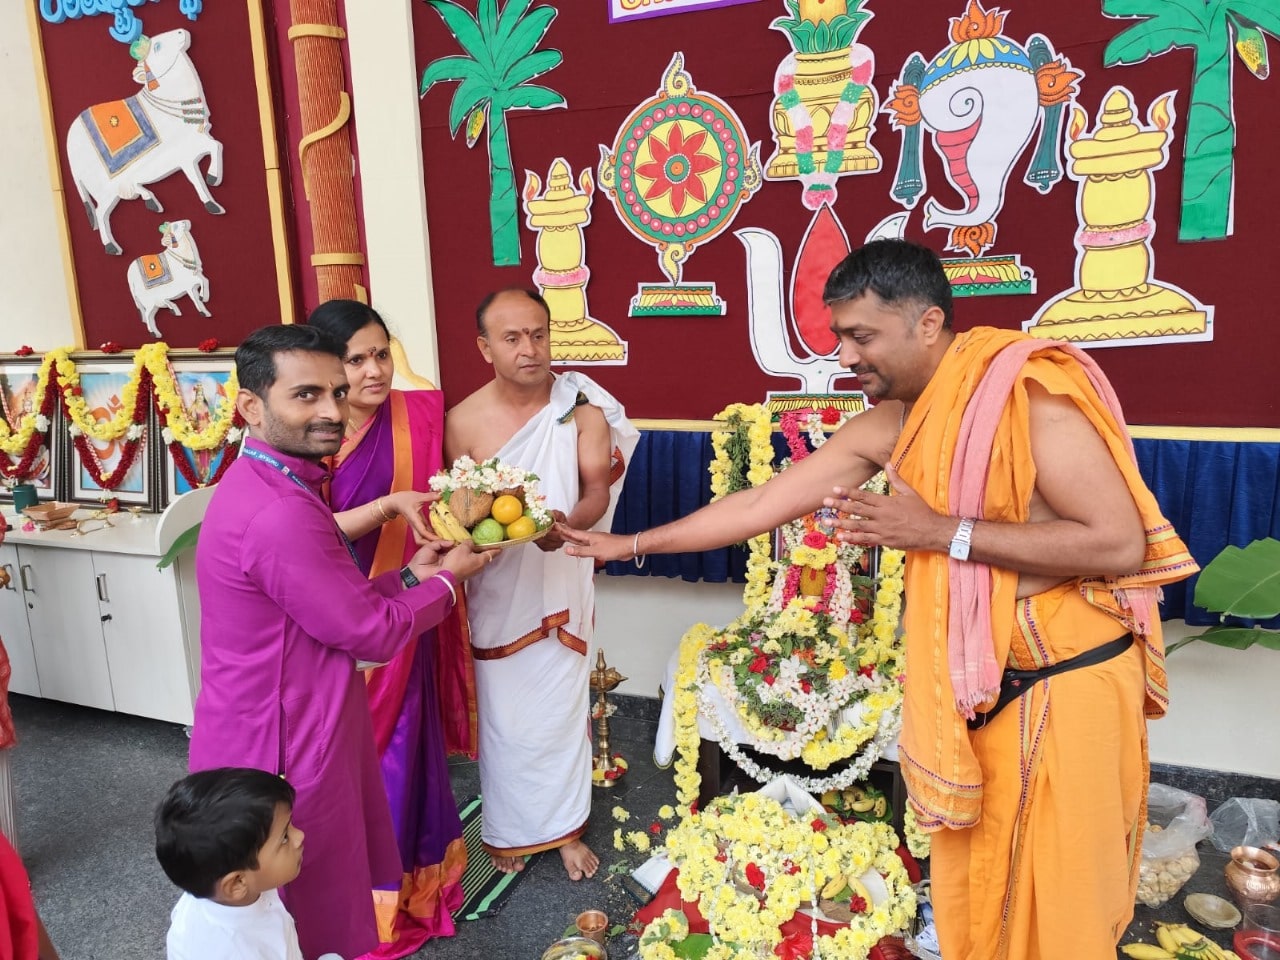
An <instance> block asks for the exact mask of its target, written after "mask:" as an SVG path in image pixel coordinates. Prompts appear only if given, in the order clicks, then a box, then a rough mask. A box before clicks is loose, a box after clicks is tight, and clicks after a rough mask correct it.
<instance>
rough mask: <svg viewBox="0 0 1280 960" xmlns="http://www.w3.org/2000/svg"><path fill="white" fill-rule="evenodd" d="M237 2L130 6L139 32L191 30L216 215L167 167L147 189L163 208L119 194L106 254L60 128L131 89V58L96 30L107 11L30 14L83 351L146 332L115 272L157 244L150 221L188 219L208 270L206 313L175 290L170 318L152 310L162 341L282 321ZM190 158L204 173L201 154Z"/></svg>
mask: <svg viewBox="0 0 1280 960" xmlns="http://www.w3.org/2000/svg"><path fill="white" fill-rule="evenodd" d="M27 2H31V3H34V2H35V0H27ZM248 9H249V7H248V3H247V2H245V0H218V2H213V3H206V4H205V5H204V11H203V12H202V13H201V14H200V17H199V19H197V20H195V21H191V20H188V19H187V18H186V17H185V16H183V15H182V13H181V11H180V10H179V5H178V3H177V0H165V2H163V3H156V4H151V3H148V4H146V5H145V6H143V7H139V8H137V11H136V12H137V14H138V16H139V17H141V18H142V21H143V31H144V33H145V34H146V35H147V36H155V35H157V34H159V33H162V32H164V31H167V30H174V29H178V28H182V29H185V30H187V31H189V32H190V33H191V36H192V40H191V47H190V49H189V50H188V55H189V56H190V57H191V59H192V61H193V63H194V64H195V66H196V70H197V71H198V72H199V74H200V80H201V84H202V85H203V87H204V94H205V99H206V100H207V101H208V104H209V110H210V120H211V122H212V130H213V135H214V136H215V137H216V138H217V139H218V140H220V141H222V144H223V158H224V161H223V178H222V183H221V185H220V186H216V187H211V188H210V189H211V191H212V193H213V197H214V199H215V200H216V201H217V202H218V203H220V204H221V205H222V206H223V207H224V208H225V210H226V213H224V214H222V215H221V216H215V215H213V214H210V213H207V212H206V211H205V209H204V205H203V203H201V201H200V198H199V197H198V196H197V195H196V193H195V191H194V190H193V189H192V186H191V184H190V183H189V182H188V181H187V179H186V177H185V176H183V175H182V173H181V172H178V173H174V174H173V175H171V176H169V177H167V178H166V179H164V180H161V181H158V182H157V183H154V184H152V185H151V186H150V188H149V189H151V190H152V192H154V193H155V195H156V197H157V198H158V199H159V200H160V202H161V204H162V205H163V207H164V212H163V213H153V212H151V211H150V210H148V209H146V207H145V206H144V205H143V202H142V201H141V200H122V201H121V202H120V203H119V204H118V205H117V206H116V208H115V210H114V211H113V213H112V215H111V229H112V233H113V234H114V235H115V238H116V242H117V243H118V244H119V245H120V247H121V248H122V251H123V253H122V254H121V255H120V256H111V255H109V254H107V253H106V251H105V250H104V249H103V246H102V242H101V240H100V238H99V236H98V232H97V230H96V229H93V228H91V227H90V225H89V219H88V217H87V216H86V215H85V211H84V207H83V206H82V204H81V202H80V197H79V195H78V194H77V192H76V188H75V185H74V183H73V180H72V177H71V169H70V166H69V164H68V162H67V158H66V155H65V144H66V137H67V130H68V128H69V127H70V126H71V123H72V121H74V120H75V118H76V117H77V116H78V115H79V114H80V112H81V111H82V110H84V109H85V108H87V107H89V106H90V105H92V104H95V103H100V102H106V101H110V100H119V99H124V98H125V97H129V96H132V95H134V94H136V93H137V92H138V89H139V87H138V84H137V83H135V82H134V81H133V80H132V79H131V73H132V71H133V68H134V66H135V61H134V60H133V58H132V57H130V56H129V47H128V45H127V44H123V43H120V42H118V41H116V40H113V39H112V38H111V37H110V36H109V35H108V33H107V28H108V26H109V25H110V21H111V18H110V16H86V17H81V18H80V19H77V20H71V19H68V20H66V21H64V22H62V23H57V24H53V23H47V22H45V21H44V20H43V19H41V20H40V21H39V23H40V38H41V42H42V45H43V47H44V58H45V69H46V74H47V79H48V86H49V92H50V99H51V101H52V107H53V121H54V139H55V142H56V145H57V149H58V153H59V164H60V168H61V171H62V183H63V188H64V198H65V202H66V207H67V216H68V222H69V224H70V234H71V248H72V257H73V260H74V263H75V274H76V285H77V287H78V290H79V295H80V308H81V312H82V315H83V319H84V331H85V345H86V346H87V347H88V348H90V349H95V348H97V347H98V346H99V345H100V344H101V343H103V342H104V341H108V340H112V341H115V342H116V343H118V344H120V345H121V346H123V347H125V348H126V349H129V348H135V347H138V346H140V345H141V344H143V343H146V342H148V341H150V340H152V339H154V338H153V337H152V336H151V335H150V333H148V332H147V330H146V328H145V327H144V326H143V324H142V322H141V319H140V318H139V314H138V311H137V309H136V308H135V306H134V304H133V299H132V297H131V296H130V294H129V286H128V283H127V282H126V279H125V272H126V270H127V269H128V266H129V264H130V263H131V262H132V261H133V260H134V259H135V258H137V257H139V256H142V255H143V254H155V253H159V252H160V250H161V249H162V246H161V243H160V234H159V232H158V229H159V226H160V224H161V223H163V222H164V221H166V220H190V221H191V232H192V236H193V237H194V238H195V241H196V244H197V245H198V248H199V251H200V255H201V259H202V261H203V266H204V272H205V275H206V276H207V277H208V278H209V283H210V299H209V303H208V309H209V311H210V312H211V313H212V314H213V316H212V317H211V318H206V317H204V316H201V315H200V314H199V313H198V312H197V311H196V309H195V306H194V305H193V304H192V303H191V301H190V300H189V299H186V298H182V299H180V300H178V301H177V304H178V306H179V308H180V309H181V310H182V315H181V316H174V315H173V314H171V313H170V312H169V311H168V310H165V309H162V310H161V311H160V312H159V313H158V314H157V317H156V323H157V325H158V326H159V328H160V331H161V333H162V335H163V339H164V341H165V342H166V343H168V344H169V345H170V346H174V347H193V346H195V345H197V344H198V343H200V341H202V340H204V339H205V338H208V337H216V338H217V339H218V340H219V341H221V343H222V344H223V345H227V346H230V345H234V344H236V343H239V342H240V340H242V339H243V338H244V336H245V335H246V334H248V333H249V332H250V331H251V330H254V329H255V328H257V327H260V326H262V325H264V324H268V323H279V322H280V321H281V319H282V318H281V315H280V299H279V295H278V290H277V283H276V263H275V251H274V249H273V247H272V241H271V220H270V214H269V210H268V203H267V186H266V177H265V174H264V172H263V131H262V125H261V121H260V117H259V114H258V91H257V84H256V80H255V73H254V65H253V58H252V51H251V48H250V33H249V13H248ZM277 110H279V106H278V105H277ZM201 166H202V169H203V170H207V161H202V164H201ZM49 257H50V262H51V263H56V262H57V260H58V259H59V252H58V251H56V250H50V251H49ZM290 319H292V318H290Z"/></svg>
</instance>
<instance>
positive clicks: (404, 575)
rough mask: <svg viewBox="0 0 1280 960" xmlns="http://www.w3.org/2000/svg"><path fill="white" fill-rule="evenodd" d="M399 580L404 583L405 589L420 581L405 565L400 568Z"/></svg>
mask: <svg viewBox="0 0 1280 960" xmlns="http://www.w3.org/2000/svg"><path fill="white" fill-rule="evenodd" d="M400 582H401V583H403V584H404V588H405V589H406V590H408V589H409V588H411V587H416V586H418V585H419V584H420V583H422V581H421V580H419V579H418V578H417V577H415V576H414V575H413V571H412V570H410V569H409V567H408V566H407V565H406V566H403V567H401V568H400Z"/></svg>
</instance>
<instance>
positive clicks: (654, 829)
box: [649, 820, 662, 837]
mask: <svg viewBox="0 0 1280 960" xmlns="http://www.w3.org/2000/svg"><path fill="white" fill-rule="evenodd" d="M649 832H650V833H652V834H653V835H654V836H655V837H656V836H657V835H658V834H660V833H661V832H662V824H660V823H659V822H658V821H657V820H655V821H653V823H651V824H649Z"/></svg>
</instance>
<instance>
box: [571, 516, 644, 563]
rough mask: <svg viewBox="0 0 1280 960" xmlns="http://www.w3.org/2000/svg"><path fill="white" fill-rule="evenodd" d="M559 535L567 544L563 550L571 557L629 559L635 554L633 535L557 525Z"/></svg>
mask: <svg viewBox="0 0 1280 960" xmlns="http://www.w3.org/2000/svg"><path fill="white" fill-rule="evenodd" d="M559 527H560V536H561V537H562V538H563V540H564V542H565V543H566V544H567V546H565V548H564V552H565V553H567V554H568V555H569V556H571V557H591V558H593V559H595V560H630V559H631V558H632V557H634V556H635V554H634V553H632V546H633V544H634V543H635V538H634V537H628V536H619V535H618V534H613V533H597V532H595V531H593V530H574V529H573V528H572V527H566V526H564V525H563V524H560V525H559Z"/></svg>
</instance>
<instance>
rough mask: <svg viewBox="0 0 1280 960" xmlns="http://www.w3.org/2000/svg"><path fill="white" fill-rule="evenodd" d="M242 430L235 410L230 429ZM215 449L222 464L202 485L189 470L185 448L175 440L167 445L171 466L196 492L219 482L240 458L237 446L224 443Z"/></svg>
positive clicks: (242, 422) (194, 473) (189, 462)
mask: <svg viewBox="0 0 1280 960" xmlns="http://www.w3.org/2000/svg"><path fill="white" fill-rule="evenodd" d="M243 428H244V418H243V417H242V416H240V411H239V410H237V411H236V412H235V413H234V414H233V415H232V417H231V429H232V430H241V429H243ZM217 449H218V450H221V451H222V462H221V463H219V464H218V469H217V470H215V471H213V476H211V477H210V478H209V479H208V480H206V481H204V482H203V483H201V481H200V478H199V477H198V476H196V472H195V471H194V470H192V469H191V461H190V460H188V459H187V448H186V447H184V446H183V445H182V444H180V443H179V442H178V441H177V440H175V441H173V443H171V444H169V455H170V456H171V457H173V465H174V466H175V467H176V468H177V470H178V473H180V474H181V475H182V479H183V480H185V481H187V485H188V486H190V487H191V489H192V490H198V489H200V488H201V487H211V486H213V485H214V484H215V483H217V482H218V481H220V480H221V479H222V475H223V474H224V473H226V472H227V467H229V466H231V464H232V463H234V462H235V459H236V457H238V456H240V447H239V446H238V445H237V444H228V443H224V444H223V445H222V446H221V447H218V448H217Z"/></svg>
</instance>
